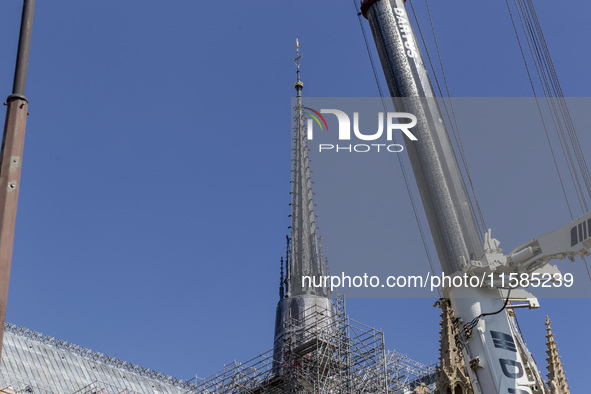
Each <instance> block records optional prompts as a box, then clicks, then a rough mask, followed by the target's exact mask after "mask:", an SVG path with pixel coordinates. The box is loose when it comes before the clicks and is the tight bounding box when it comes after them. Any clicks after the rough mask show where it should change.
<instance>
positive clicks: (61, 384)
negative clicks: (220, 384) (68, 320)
mask: <svg viewBox="0 0 591 394" xmlns="http://www.w3.org/2000/svg"><path fill="white" fill-rule="evenodd" d="M6 386H12V387H13V388H14V389H16V390H24V389H26V388H29V389H30V390H29V391H28V392H30V393H40V394H50V393H55V394H74V393H76V394H84V393H88V394H90V393H96V394H99V393H100V394H111V393H113V394H114V393H129V394H132V393H140V394H144V393H149V394H156V393H158V394H184V393H190V392H195V391H196V386H195V385H194V384H192V383H189V382H186V381H183V380H180V379H177V378H173V377H171V376H168V375H164V374H161V373H159V372H155V371H151V370H149V369H147V368H143V367H140V366H138V365H135V364H131V363H128V362H125V361H122V360H118V359H115V358H113V357H109V356H105V355H104V354H101V353H98V352H94V351H92V350H89V349H85V348H81V347H80V346H77V345H73V344H70V343H68V342H65V341H62V340H59V339H55V338H52V337H49V336H47V335H43V334H40V333H38V332H35V331H31V330H28V329H26V328H21V327H17V326H15V325H12V324H9V323H7V324H6V326H5V332H4V345H3V348H2V364H1V366H0V387H6Z"/></svg>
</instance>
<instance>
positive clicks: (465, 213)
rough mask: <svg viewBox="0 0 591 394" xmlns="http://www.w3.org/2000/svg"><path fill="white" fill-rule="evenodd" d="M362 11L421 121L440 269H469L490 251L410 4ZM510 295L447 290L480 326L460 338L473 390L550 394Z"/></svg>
mask: <svg viewBox="0 0 591 394" xmlns="http://www.w3.org/2000/svg"><path fill="white" fill-rule="evenodd" d="M361 10H362V13H363V15H364V16H365V17H366V18H367V19H368V21H369V23H370V26H371V30H372V33H373V37H374V40H375V43H376V46H377V50H378V53H379V56H380V60H381V64H382V68H383V70H384V73H385V76H386V80H387V83H388V88H389V90H390V94H391V96H392V97H393V98H394V99H393V100H394V105H395V107H396V110H397V111H405V112H410V113H412V114H414V115H415V116H416V117H417V125H416V126H415V127H413V133H415V136H416V137H417V141H410V140H408V139H407V141H406V147H407V151H408V155H409V158H410V162H411V165H412V169H413V172H414V175H415V178H416V181H417V184H418V188H419V191H420V195H421V199H422V202H423V206H424V209H425V212H426V215H427V219H428V222H429V226H430V229H431V233H432V236H433V239H434V242H435V246H436V249H437V253H438V256H439V261H440V263H441V268H442V270H443V271H444V272H445V273H446V274H454V273H455V274H459V273H462V272H466V270H467V268H469V267H470V266H471V265H474V264H473V263H474V262H477V261H480V260H481V259H483V256H486V255H487V254H486V253H485V248H484V247H483V245H482V244H481V241H480V238H479V236H478V230H477V226H476V223H475V219H474V217H473V215H472V212H471V211H470V208H469V203H468V197H467V195H466V192H465V190H464V189H463V187H462V182H461V173H460V170H459V168H458V165H457V163H456V161H455V159H454V153H453V148H452V146H451V143H450V139H449V135H448V133H447V131H446V127H445V124H444V122H443V117H442V115H441V111H440V109H439V107H438V104H437V101H436V100H435V99H434V98H435V94H434V91H433V88H432V85H431V82H430V79H429V75H428V73H427V70H426V67H425V64H424V62H423V58H422V56H421V53H420V50H419V47H418V45H417V41H416V38H415V35H414V33H413V29H412V26H411V24H410V21H409V18H408V14H407V12H406V8H405V5H404V0H365V1H363V2H362V4H361ZM397 98H402V99H397ZM487 241H488V243H489V247H487V248H486V252H487V253H489V252H496V250H497V248H496V246H498V242H497V241H496V240H491V239H490V238H489V237H487ZM495 242H497V243H496V244H495ZM491 245H492V246H491ZM508 296H509V295H508V294H507V293H506V292H504V293H503V292H502V290H501V289H498V288H493V287H481V288H478V287H477V288H472V287H449V288H446V289H444V297H445V298H449V299H450V302H451V305H452V308H453V311H454V314H455V316H456V318H458V319H459V321H461V322H476V324H475V325H473V326H472V327H471V328H470V329H469V330H466V332H464V335H460V337H459V338H458V340H459V341H461V347H462V349H463V353H464V357H465V359H466V364H467V365H470V367H468V371H467V372H468V373H469V375H470V380H471V384H472V386H473V387H472V388H473V390H474V392H475V393H483V394H488V393H490V394H492V393H495V394H496V393H518V394H532V393H543V392H544V391H545V388H544V383H543V380H542V378H541V376H540V373H539V371H538V370H537V367H536V366H535V363H534V362H533V359H532V358H531V356H530V354H529V352H528V351H527V349H526V348H525V343H524V342H523V340H522V338H521V336H520V335H519V334H518V333H517V331H516V329H515V327H514V325H513V320H512V317H511V316H509V315H508V312H507V310H506V309H505V306H506V301H507V297H508ZM483 315H485V316H483ZM462 325H463V324H462Z"/></svg>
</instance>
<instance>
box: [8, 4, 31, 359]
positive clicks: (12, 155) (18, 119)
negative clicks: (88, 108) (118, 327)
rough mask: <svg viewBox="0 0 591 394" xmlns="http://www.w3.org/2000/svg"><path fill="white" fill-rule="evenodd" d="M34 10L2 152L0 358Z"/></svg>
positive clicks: (26, 10)
mask: <svg viewBox="0 0 591 394" xmlns="http://www.w3.org/2000/svg"><path fill="white" fill-rule="evenodd" d="M34 10H35V0H24V2H23V14H22V19H21V30H20V36H19V43H18V53H17V60H16V69H15V73H14V84H13V88H12V94H11V95H10V96H8V98H7V99H6V105H7V106H8V109H7V111H6V122H5V124H4V134H3V136H2V150H1V151H0V357H1V356H2V340H3V338H4V321H5V319H6V301H7V298H8V282H9V279H10V263H11V260H12V247H13V242H14V228H15V223H16V207H17V204H18V192H19V186H20V178H21V164H22V157H23V148H24V143H25V128H26V124H27V108H28V101H27V99H26V97H25V83H26V79H27V67H28V65H29V48H30V46H31V32H32V30H33V13H34Z"/></svg>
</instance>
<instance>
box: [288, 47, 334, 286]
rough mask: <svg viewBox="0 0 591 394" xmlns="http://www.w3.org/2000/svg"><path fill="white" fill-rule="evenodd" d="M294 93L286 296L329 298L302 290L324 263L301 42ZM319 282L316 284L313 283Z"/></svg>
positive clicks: (319, 273)
mask: <svg viewBox="0 0 591 394" xmlns="http://www.w3.org/2000/svg"><path fill="white" fill-rule="evenodd" d="M296 51H297V52H296V58H295V60H294V62H295V64H296V66H297V81H296V83H295V89H296V92H297V98H296V106H295V118H294V121H295V126H294V135H293V157H292V200H291V255H290V258H289V263H290V270H288V273H289V274H288V275H289V276H288V282H289V283H288V286H287V288H288V292H287V295H288V296H289V297H294V296H298V295H303V294H310V295H320V296H328V294H327V291H326V289H324V288H314V287H309V286H307V287H306V288H303V287H302V276H309V277H317V278H318V277H319V276H322V275H323V273H324V272H323V271H324V270H323V264H322V261H321V257H320V253H319V241H318V236H317V234H316V224H315V221H314V219H315V216H314V203H313V202H312V181H311V180H310V173H311V171H310V160H309V158H308V144H307V140H306V130H305V123H306V122H305V119H304V107H303V104H302V89H303V88H304V83H303V82H302V81H301V79H300V61H301V58H302V55H301V54H300V43H299V41H298V40H296ZM316 283H318V282H316Z"/></svg>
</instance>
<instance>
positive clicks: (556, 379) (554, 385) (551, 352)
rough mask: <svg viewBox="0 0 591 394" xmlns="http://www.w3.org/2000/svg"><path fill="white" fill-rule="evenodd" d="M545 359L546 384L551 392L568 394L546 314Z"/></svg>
mask: <svg viewBox="0 0 591 394" xmlns="http://www.w3.org/2000/svg"><path fill="white" fill-rule="evenodd" d="M546 346H547V349H546V354H547V355H548V357H546V361H547V362H548V386H549V387H550V393H551V394H569V393H570V390H569V387H568V386H567V384H566V382H567V379H566V376H565V374H564V368H563V364H562V363H561V362H560V356H559V355H558V348H557V347H556V341H555V340H554V334H553V333H552V327H550V319H549V318H548V316H546Z"/></svg>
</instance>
